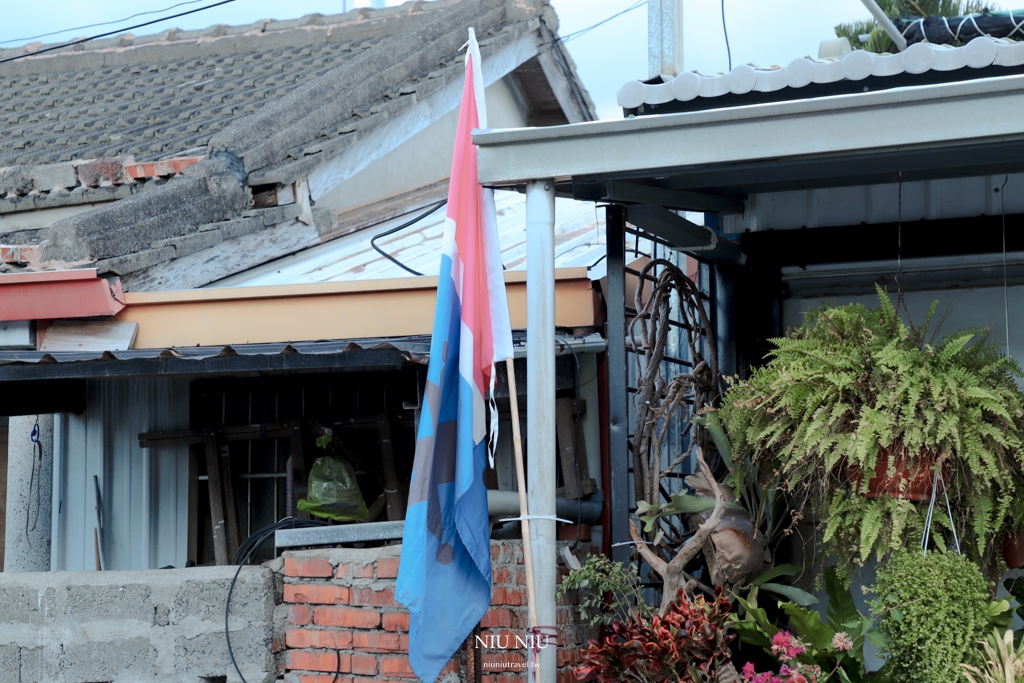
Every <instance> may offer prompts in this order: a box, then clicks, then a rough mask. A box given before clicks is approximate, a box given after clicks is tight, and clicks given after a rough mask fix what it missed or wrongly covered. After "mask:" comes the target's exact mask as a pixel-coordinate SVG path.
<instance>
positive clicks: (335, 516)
mask: <svg viewBox="0 0 1024 683" xmlns="http://www.w3.org/2000/svg"><path fill="white" fill-rule="evenodd" d="M308 495H309V498H303V499H301V500H300V501H299V502H298V507H299V509H300V510H305V511H306V512H308V513H309V514H311V515H315V516H316V517H320V518H322V519H331V520H334V521H335V522H362V521H365V520H366V518H368V517H369V516H370V511H369V510H368V509H367V508H366V501H364V500H363V494H362V492H361V491H360V490H359V483H358V482H357V481H356V471H355V469H353V467H352V465H350V464H348V462H347V461H345V460H343V459H342V458H338V457H335V456H332V455H328V456H325V457H323V458H317V459H316V461H315V462H314V463H313V467H312V468H311V469H310V470H309V491H308Z"/></svg>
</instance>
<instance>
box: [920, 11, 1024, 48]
mask: <svg viewBox="0 0 1024 683" xmlns="http://www.w3.org/2000/svg"><path fill="white" fill-rule="evenodd" d="M1013 12H1014V10H1010V11H1009V14H1010V16H1009V17H1007V18H1008V19H1009V20H1010V23H1011V24H1012V25H1013V30H1012V31H1010V33H1009V34H1007V35H1006V38H1012V37H1013V34H1015V33H1017V32H1020V34H1021V37H1022V38H1024V19H1021V20H1020V21H1017V17H1015V16H1014V14H1013ZM940 18H941V19H942V23H943V24H944V25H945V26H946V33H948V34H949V35H950V37H951V38H952V39H953V41H954V42H957V43H961V42H963V40H962V39H961V38H960V33H961V32H962V31H963V28H964V24H966V23H967V22H968V21H969V22H971V25H973V26H974V30H975V32H977V34H978V37H979V38H980V37H982V36H984V37H986V38H992V37H993V36H992V34H990V33H985V32H984V31H982V30H981V27H980V26H978V22H977V21H976V19H975V15H973V14H968V15H967V16H965V17H961V18H960V23H959V24H957V27H956V30H955V31H954V30H953V28H952V27H951V26H950V25H949V17H940ZM924 20H925V17H921V18H919V19H914V20H913V21H912V22H910V23H909V24H907V27H906V28H905V29H903V34H902V35H903V37H904V38H906V37H907V33H909V32H910V30H911V29H912V28H914V27H915V26H916V27H918V30H920V31H921V41H920V42H922V43H929V44H930V43H931V41H930V40H928V34H927V33H925V30H924ZM994 40H998V39H997V38H994Z"/></svg>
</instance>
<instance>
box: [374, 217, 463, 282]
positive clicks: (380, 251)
mask: <svg viewBox="0 0 1024 683" xmlns="http://www.w3.org/2000/svg"><path fill="white" fill-rule="evenodd" d="M447 203H448V200H447V199H442V200H441V201H439V202H438V203H437V204H434V205H433V206H431V207H430V208H429V209H427V210H426V211H424V212H423V213H421V214H420V215H418V216H416V217H415V218H413V219H412V220H409V221H406V222H405V223H402V224H401V225H399V226H398V227H396V228H391V229H390V230H385V231H384V232H381V233H378V234H376V235H374V236H373V238H372V239H371V240H370V246H371V247H373V249H374V251H376V252H377V253H378V254H380V255H381V256H383V257H384V258H386V259H387V260H388V261H391V262H392V263H394V264H395V265H396V266H398V267H399V268H401V269H402V270H405V271H407V272H409V273H412V274H413V275H423V273H421V272H419V271H418V270H413V269H412V268H410V267H409V266H407V265H405V264H404V263H402V262H401V261H399V260H398V259H396V258H395V257H394V256H392V255H391V254H389V253H387V252H386V251H384V250H383V249H381V248H380V247H378V246H377V240H379V239H380V238H381V237H387V236H388V235H393V234H395V233H396V232H399V231H400V230H405V229H406V228H408V227H409V226H411V225H415V224H416V223H419V222H420V221H421V220H423V219H424V218H426V217H427V216H429V215H430V214H432V213H434V212H435V211H437V210H438V209H440V208H441V207H442V206H444V205H445V204H447ZM378 225H379V223H378Z"/></svg>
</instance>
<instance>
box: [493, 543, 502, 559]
mask: <svg viewBox="0 0 1024 683" xmlns="http://www.w3.org/2000/svg"><path fill="white" fill-rule="evenodd" d="M500 552H501V546H498V545H492V546H491V562H497V561H498V553H500Z"/></svg>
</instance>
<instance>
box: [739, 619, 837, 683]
mask: <svg viewBox="0 0 1024 683" xmlns="http://www.w3.org/2000/svg"><path fill="white" fill-rule="evenodd" d="M843 635H846V634H843ZM848 638H849V637H848V636H847V639H848ZM851 647H852V646H851ZM806 652H807V645H806V643H804V642H803V641H802V640H800V639H799V638H797V637H796V636H794V635H793V634H792V633H790V632H789V631H779V632H778V633H776V634H775V635H774V636H772V654H773V655H775V658H776V659H778V660H779V663H780V664H781V665H782V666H780V667H779V674H778V675H775V674H774V673H772V672H770V671H768V672H765V673H757V672H756V671H755V670H754V665H753V664H752V663H751V662H747V663H746V664H745V665H744V666H743V679H744V680H746V681H749V683H818V679H819V678H820V677H821V667H820V666H818V665H817V664H807V663H805V662H802V661H800V660H799V659H798V657H799V656H800V655H802V654H804V653H806Z"/></svg>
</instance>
